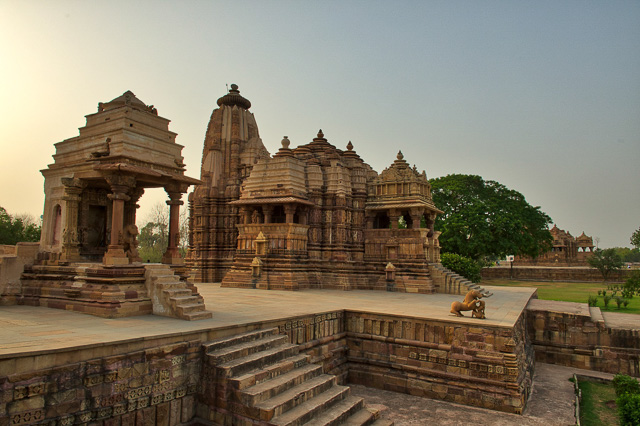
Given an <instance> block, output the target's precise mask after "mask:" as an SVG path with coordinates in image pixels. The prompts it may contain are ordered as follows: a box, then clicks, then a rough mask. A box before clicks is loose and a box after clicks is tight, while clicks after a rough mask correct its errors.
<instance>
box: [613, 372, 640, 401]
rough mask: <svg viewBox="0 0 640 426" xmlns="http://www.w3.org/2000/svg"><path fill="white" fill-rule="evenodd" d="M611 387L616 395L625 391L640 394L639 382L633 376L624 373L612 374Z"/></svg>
mask: <svg viewBox="0 0 640 426" xmlns="http://www.w3.org/2000/svg"><path fill="white" fill-rule="evenodd" d="M612 383H613V388H614V389H615V390H616V396H620V395H624V394H625V393H631V394H640V383H638V380H636V379H635V378H634V377H630V376H627V375H626V374H616V375H615V376H613V381H612Z"/></svg>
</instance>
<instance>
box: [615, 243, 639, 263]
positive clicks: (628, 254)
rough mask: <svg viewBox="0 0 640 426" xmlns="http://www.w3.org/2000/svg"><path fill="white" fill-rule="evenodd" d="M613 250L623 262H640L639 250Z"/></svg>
mask: <svg viewBox="0 0 640 426" xmlns="http://www.w3.org/2000/svg"><path fill="white" fill-rule="evenodd" d="M613 249H614V250H615V251H616V253H618V256H620V259H622V261H623V262H640V249H637V248H633V249H630V248H629V247H614V248H613Z"/></svg>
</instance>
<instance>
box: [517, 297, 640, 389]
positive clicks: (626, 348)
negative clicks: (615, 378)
mask: <svg viewBox="0 0 640 426" xmlns="http://www.w3.org/2000/svg"><path fill="white" fill-rule="evenodd" d="M526 312H527V328H528V332H529V336H530V339H531V342H532V344H533V347H534V350H535V355H536V360H537V361H541V362H546V363H549V364H558V365H564V366H567V367H575V368H583V369H586V370H595V371H602V372H605V373H611V374H618V373H621V374H628V375H630V376H634V377H640V368H639V364H638V363H639V362H640V330H634V329H621V328H610V327H607V326H606V325H605V322H604V319H603V317H602V313H601V312H600V308H597V307H589V306H587V304H586V303H571V302H554V301H548V300H537V299H532V300H531V301H530V302H529V304H528V306H527V309H526Z"/></svg>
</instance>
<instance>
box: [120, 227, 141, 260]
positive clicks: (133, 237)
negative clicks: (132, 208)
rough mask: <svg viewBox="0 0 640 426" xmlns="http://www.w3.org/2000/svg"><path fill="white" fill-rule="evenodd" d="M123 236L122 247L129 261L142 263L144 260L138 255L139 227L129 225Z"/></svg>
mask: <svg viewBox="0 0 640 426" xmlns="http://www.w3.org/2000/svg"><path fill="white" fill-rule="evenodd" d="M123 234H124V235H123V237H122V245H123V246H124V247H123V248H124V252H125V254H126V255H127V257H128V258H129V261H130V262H141V261H142V259H141V258H140V255H139V254H138V239H137V238H138V227H137V226H136V225H127V226H125V228H124V233H123Z"/></svg>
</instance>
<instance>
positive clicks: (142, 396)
mask: <svg viewBox="0 0 640 426" xmlns="http://www.w3.org/2000/svg"><path fill="white" fill-rule="evenodd" d="M127 346H129V345H126V344H125V345H115V346H103V347H97V348H92V349H87V350H77V351H71V352H60V353H49V354H44V355H36V356H26V357H19V358H15V359H5V360H1V361H0V396H1V398H0V424H2V425H5V424H12V425H21V424H34V423H40V422H42V421H45V420H46V421H47V422H54V423H55V424H59V425H71V424H86V423H90V424H99V425H120V424H123V425H124V424H132V425H133V424H156V425H169V424H172V425H173V424H180V423H185V422H188V421H189V420H191V419H192V418H193V416H194V414H195V398H196V392H197V389H198V383H199V378H200V368H201V360H200V358H201V355H200V346H201V342H200V341H199V340H198V339H195V340H186V341H184V342H174V343H162V342H161V341H156V342H155V346H154V347H148V348H146V349H140V350H133V351H131V352H128V353H122V354H118V355H111V354H112V353H114V352H115V353H117V352H119V351H124V350H126V347H127ZM131 346H136V345H135V344H133V345H131ZM129 347H130V346H129ZM93 353H96V354H100V355H102V356H97V357H93V356H91V354H93ZM85 357H86V358H89V359H84V358H85ZM81 359H82V360H81ZM3 419H5V420H3ZM7 422H8V423H7Z"/></svg>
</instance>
